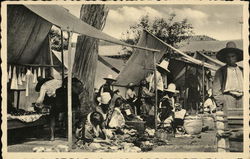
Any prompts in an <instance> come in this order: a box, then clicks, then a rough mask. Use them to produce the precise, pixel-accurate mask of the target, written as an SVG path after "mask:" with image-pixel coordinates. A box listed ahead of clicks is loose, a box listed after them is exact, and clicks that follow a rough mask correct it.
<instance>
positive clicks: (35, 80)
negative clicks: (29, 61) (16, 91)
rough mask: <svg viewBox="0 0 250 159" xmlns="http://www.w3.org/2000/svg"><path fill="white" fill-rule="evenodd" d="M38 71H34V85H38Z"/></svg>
mask: <svg viewBox="0 0 250 159" xmlns="http://www.w3.org/2000/svg"><path fill="white" fill-rule="evenodd" d="M36 72H37V71H36V69H34V77H33V83H34V84H35V83H37V73H36Z"/></svg>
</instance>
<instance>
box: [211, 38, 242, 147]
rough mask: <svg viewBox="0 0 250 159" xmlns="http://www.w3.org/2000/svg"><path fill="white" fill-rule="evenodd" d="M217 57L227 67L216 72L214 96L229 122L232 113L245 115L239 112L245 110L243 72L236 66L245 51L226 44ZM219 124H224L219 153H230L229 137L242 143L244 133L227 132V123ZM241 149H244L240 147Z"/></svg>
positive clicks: (220, 129) (219, 129) (221, 128)
mask: <svg viewBox="0 0 250 159" xmlns="http://www.w3.org/2000/svg"><path fill="white" fill-rule="evenodd" d="M216 57H217V59H218V60H220V61H222V62H224V63H226V65H225V66H222V67H221V68H219V69H218V70H217V71H216V74H215V78H214V81H213V94H214V98H215V102H216V104H217V107H218V108H219V111H220V110H222V111H223V112H222V113H223V114H224V115H225V117H224V120H225V121H227V117H228V116H230V115H232V114H231V113H233V114H237V115H241V116H242V114H243V111H237V110H241V109H242V108H243V103H242V97H243V72H242V70H241V69H240V68H239V67H238V66H237V64H236V62H239V61H242V60H243V51H242V50H240V49H238V48H237V47H236V44H235V43H234V42H232V41H230V42H228V43H227V44H226V48H224V49H221V50H220V51H219V52H218V54H217V55H216ZM238 113H239V114H238ZM219 123H222V124H220V125H222V126H221V127H217V137H218V138H217V144H218V152H225V151H229V150H230V149H229V148H230V140H229V137H230V138H234V139H237V140H238V141H242V140H243V131H242V130H241V129H240V128H239V127H238V128H236V130H238V131H234V132H232V131H231V130H228V131H227V129H228V128H229V127H228V124H227V122H226V123H223V122H220V121H217V125H218V124H219ZM225 129H226V130H225ZM239 149H242V148H240V147H239ZM240 151H242V150H240Z"/></svg>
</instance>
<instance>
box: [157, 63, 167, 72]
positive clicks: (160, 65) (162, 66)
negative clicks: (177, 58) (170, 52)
mask: <svg viewBox="0 0 250 159" xmlns="http://www.w3.org/2000/svg"><path fill="white" fill-rule="evenodd" d="M168 65H169V62H168V61H166V60H163V61H162V62H161V63H160V64H157V65H156V66H157V67H159V68H162V69H163V70H165V71H167V72H170V71H169V70H168Z"/></svg>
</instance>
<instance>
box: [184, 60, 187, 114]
mask: <svg viewBox="0 0 250 159" xmlns="http://www.w3.org/2000/svg"><path fill="white" fill-rule="evenodd" d="M187 71H188V66H187V64H186V63H185V74H184V79H185V81H184V82H185V83H184V88H185V94H184V106H185V108H186V109H187V108H188V105H187V104H188V103H187V98H188V97H187V90H188V88H187ZM187 110H188V109H187Z"/></svg>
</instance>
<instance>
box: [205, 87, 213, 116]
mask: <svg viewBox="0 0 250 159" xmlns="http://www.w3.org/2000/svg"><path fill="white" fill-rule="evenodd" d="M203 112H204V113H206V114H212V113H215V112H216V103H215V100H214V97H213V95H212V89H209V90H208V91H207V97H206V99H205V102H204V106H203Z"/></svg>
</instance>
